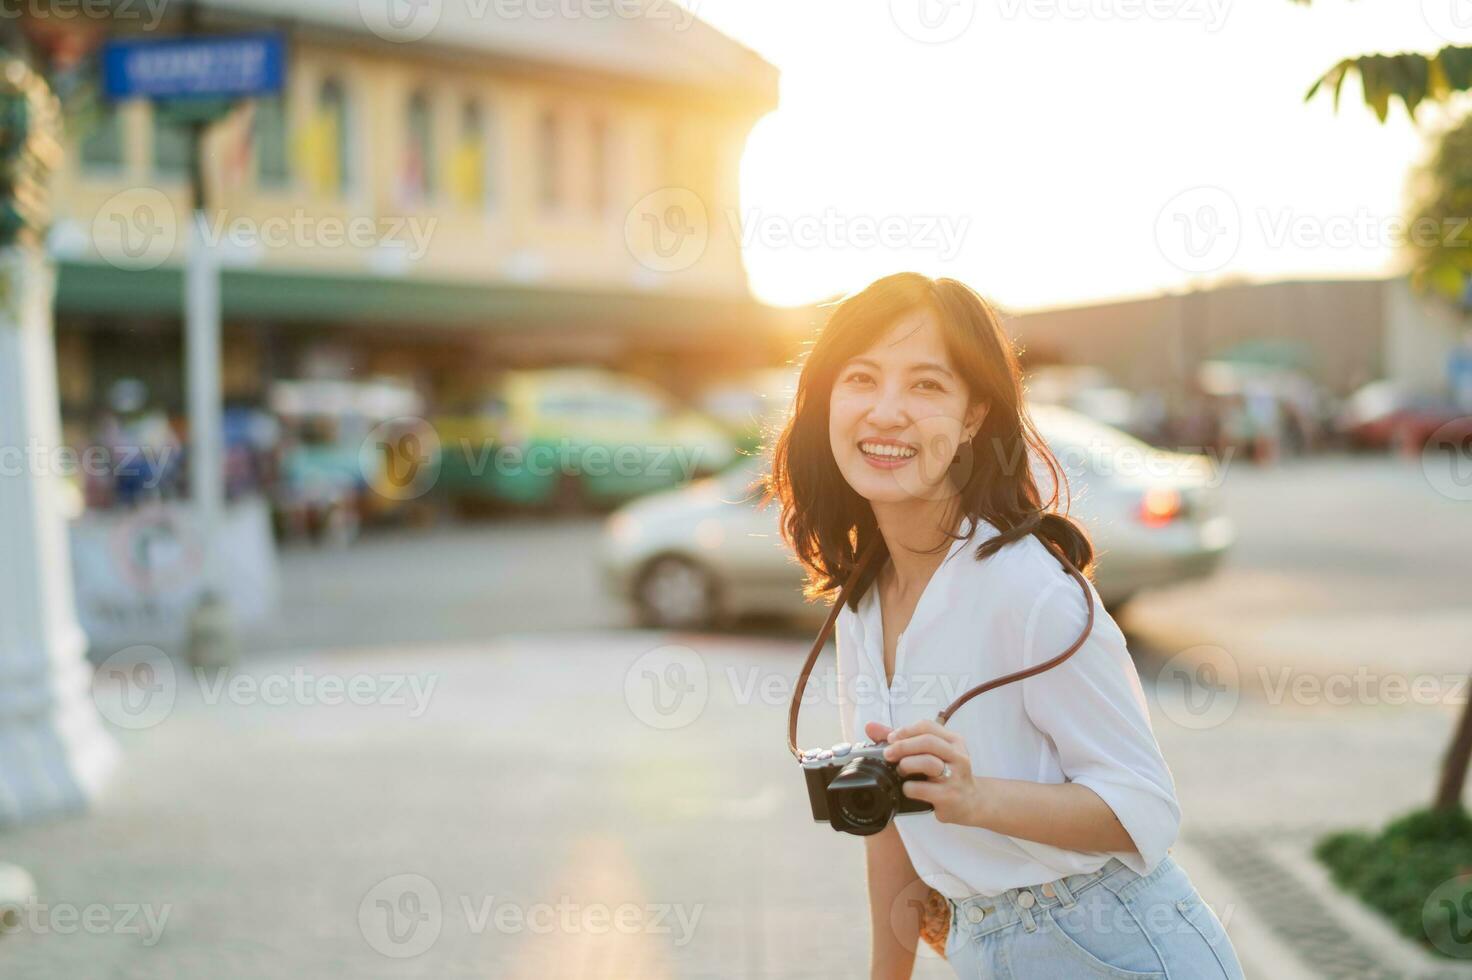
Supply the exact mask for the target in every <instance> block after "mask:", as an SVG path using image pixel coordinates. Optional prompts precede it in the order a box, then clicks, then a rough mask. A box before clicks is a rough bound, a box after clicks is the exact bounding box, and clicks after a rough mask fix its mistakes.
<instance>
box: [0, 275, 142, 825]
mask: <svg viewBox="0 0 1472 980" xmlns="http://www.w3.org/2000/svg"><path fill="white" fill-rule="evenodd" d="M55 284H56V273H55V269H54V267H53V266H52V265H51V263H50V262H49V261H48V260H47V259H46V258H45V257H44V256H43V255H42V254H41V253H40V251H39V250H38V249H35V248H32V247H28V246H16V247H10V248H5V249H0V826H3V825H6V824H14V823H19V822H21V821H24V820H30V819H34V818H36V817H41V816H46V815H50V814H56V813H64V812H68V811H74V810H77V809H80V808H82V807H83V806H85V805H86V804H87V802H88V800H89V799H91V798H92V796H93V795H94V794H95V793H97V791H98V790H99V788H100V787H101V786H102V784H103V781H104V780H105V778H106V776H107V774H108V772H109V771H110V770H111V769H112V768H113V765H114V762H115V761H116V758H117V747H116V743H114V742H113V740H112V738H111V737H110V736H109V735H108V734H107V732H106V731H105V730H104V729H103V727H102V723H101V721H100V720H99V718H98V715H97V711H96V708H95V705H94V704H93V701H92V696H91V677H92V668H91V665H90V664H89V663H88V662H87V660H86V650H87V639H86V636H85V634H84V633H83V632H82V628H81V626H80V625H78V623H77V615H76V609H75V605H74V602H73V598H72V573H71V555H70V551H69V547H68V543H67V527H66V517H65V515H64V514H63V512H62V508H61V503H62V495H61V493H60V489H61V487H60V484H61V480H62V479H63V476H62V474H61V471H60V470H61V467H60V465H59V464H58V459H57V449H58V448H59V447H60V446H61V444H62V443H61V415H60V411H59V406H58V401H57V391H56V353H55V339H54V337H53V331H52V312H51V311H52V299H53V293H54V290H55Z"/></svg>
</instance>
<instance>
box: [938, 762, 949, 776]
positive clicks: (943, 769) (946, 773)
mask: <svg viewBox="0 0 1472 980" xmlns="http://www.w3.org/2000/svg"><path fill="white" fill-rule="evenodd" d="M940 778H941V779H950V778H951V764H950V763H949V762H947V763H945V764H944V765H943V766H941V770H940Z"/></svg>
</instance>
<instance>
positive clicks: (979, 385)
mask: <svg viewBox="0 0 1472 980" xmlns="http://www.w3.org/2000/svg"><path fill="white" fill-rule="evenodd" d="M922 309H929V310H931V311H933V312H934V313H935V315H936V317H937V319H938V320H939V321H940V325H941V330H942V335H943V337H944V338H945V345H946V350H947V352H948V353H949V355H950V358H951V361H952V362H953V364H954V366H955V368H956V370H957V372H958V373H959V374H960V375H961V377H962V378H964V379H965V382H966V385H967V388H968V390H969V392H970V396H971V401H972V403H973V404H975V403H977V402H983V401H984V402H987V403H988V404H989V406H990V407H989V409H988V411H987V414H986V418H985V420H984V421H983V423H982V425H981V427H980V428H979V429H978V430H977V431H976V433H975V435H974V436H973V437H972V439H971V441H970V442H969V443H967V444H965V445H962V446H961V447H960V452H959V454H958V457H957V458H958V460H959V464H953V471H955V475H956V477H957V480H958V483H959V486H958V491H959V493H958V497H957V503H958V504H959V506H960V511H961V513H962V514H964V515H965V516H968V517H970V518H972V519H973V520H975V519H977V518H981V519H984V520H986V521H988V522H990V523H991V524H992V525H993V526H995V527H996V528H997V530H998V531H1000V532H1001V533H1000V534H999V535H997V536H995V537H993V538H991V539H990V540H988V541H986V542H984V543H983V544H982V545H981V546H980V547H979V548H978V549H977V551H976V559H977V560H978V561H981V560H983V559H985V558H987V557H989V556H991V555H992V554H994V553H996V552H997V551H998V550H1000V549H1001V548H1003V547H1005V546H1006V545H1008V544H1010V543H1011V542H1013V541H1017V540H1019V539H1021V538H1023V537H1025V536H1027V535H1029V534H1036V535H1038V536H1039V537H1040V538H1042V539H1043V540H1044V541H1045V542H1051V543H1052V544H1053V545H1055V546H1056V547H1057V549H1058V550H1059V551H1061V553H1062V555H1063V556H1064V557H1066V558H1067V559H1068V560H1069V561H1070V562H1071V563H1072V564H1073V565H1074V567H1075V568H1077V569H1078V570H1079V571H1080V572H1082V573H1083V574H1085V575H1090V576H1091V575H1092V571H1093V563H1094V546H1093V544H1092V542H1091V541H1090V540H1089V536H1088V534H1087V533H1086V532H1085V531H1084V530H1083V528H1081V527H1080V526H1079V525H1078V524H1077V523H1076V522H1075V521H1074V520H1073V519H1072V518H1070V517H1068V516H1067V509H1068V504H1067V503H1065V504H1064V507H1063V512H1059V510H1058V504H1059V493H1060V491H1062V492H1065V493H1066V492H1067V486H1068V484H1067V478H1066V476H1065V475H1064V473H1063V469H1062V467H1061V466H1059V464H1058V461H1057V459H1056V458H1055V457H1054V456H1053V453H1052V452H1051V451H1050V450H1049V449H1048V446H1047V444H1046V443H1045V442H1044V441H1043V439H1042V437H1041V436H1040V435H1038V432H1037V429H1036V427H1035V426H1034V425H1033V422H1032V419H1031V418H1030V417H1029V416H1028V413H1027V410H1026V408H1025V407H1024V406H1023V401H1022V397H1023V396H1022V373H1021V371H1020V370H1019V368H1018V358H1017V351H1016V350H1014V349H1013V345H1012V342H1011V340H1010V338H1009V337H1008V336H1007V334H1006V331H1005V330H1004V329H1003V328H1002V325H1001V321H1000V320H999V319H998V317H997V315H996V313H995V312H994V311H993V310H992V308H991V306H990V305H989V304H988V303H987V302H986V300H984V299H982V298H981V297H980V296H979V295H977V293H976V292H975V291H974V290H972V289H971V288H970V287H969V286H967V285H965V284H964V283H961V282H958V281H956V280H955V279H931V278H929V277H927V276H922V275H920V274H919V273H915V272H901V273H897V274H895V275H892V276H886V277H885V278H883V279H880V280H877V281H876V282H874V283H871V284H870V285H869V286H868V287H866V288H865V289H864V290H863V291H862V292H859V293H855V294H854V295H852V296H849V297H848V298H846V299H844V300H843V301H842V302H840V303H839V304H838V305H837V306H836V307H834V309H833V313H832V315H831V316H830V317H829V319H828V323H827V325H826V326H825V327H824V328H823V330H822V331H821V333H819V335H818V338H817V340H816V342H815V343H814V344H813V347H812V349H811V350H810V351H809V352H808V355H807V358H806V359H805V361H804V362H803V366H802V373H801V375H800V377H799V378H798V382H797V393H796V398H795V399H794V400H793V403H792V411H791V414H790V415H789V416H788V417H787V419H786V420H785V422H784V423H783V425H782V428H781V430H780V432H779V433H778V434H777V436H776V440H775V446H774V448H773V453H772V469H771V473H770V475H768V476H767V478H766V497H765V499H766V500H768V501H770V500H773V499H775V500H777V501H778V502H779V503H780V505H781V509H782V535H783V537H784V538H786V540H787V543H788V545H789V546H791V548H792V550H793V551H794V552H796V554H797V557H798V560H799V561H800V562H801V563H802V565H803V567H804V568H805V569H806V570H807V573H808V583H807V588H806V590H805V591H806V593H807V595H808V596H809V597H819V596H824V595H827V594H829V593H831V592H833V591H834V590H835V589H837V588H839V587H840V586H841V585H842V584H843V582H844V581H845V580H846V579H847V578H848V574H849V572H850V571H851V570H852V569H853V567H854V565H855V564H856V562H857V558H858V556H859V555H860V554H862V552H863V549H864V548H865V547H867V546H868V544H869V543H870V542H871V541H873V540H874V539H875V538H876V537H878V536H879V528H878V525H877V524H876V522H875V519H874V511H873V509H872V508H871V507H870V506H869V502H868V501H867V500H865V499H864V498H863V497H861V496H859V494H858V493H857V492H855V490H854V489H853V488H852V487H850V486H849V484H848V481H847V480H845V479H844V477H843V474H842V473H841V472H840V471H839V468H838V462H837V461H836V460H835V459H834V458H833V447H832V444H831V443H830V442H829V433H828V408H829V400H830V398H831V396H832V392H833V384H834V381H835V380H836V379H837V376H838V372H839V370H840V369H841V368H842V367H843V365H844V364H845V363H847V362H848V361H849V359H851V358H853V357H856V356H858V355H859V354H861V353H863V352H864V351H865V350H868V349H869V348H870V347H871V346H873V345H874V344H875V343H877V342H878V341H879V340H880V339H882V338H883V337H884V335H885V333H886V332H887V331H888V330H889V329H890V328H892V327H893V326H894V325H895V323H896V322H898V321H899V319H900V318H901V317H903V316H905V315H907V314H910V313H913V312H915V311H917V310H922ZM983 447H985V448H986V449H987V450H989V451H990V453H991V455H987V454H986V453H984V452H983ZM1028 454H1032V455H1034V456H1035V457H1036V458H1038V459H1039V460H1041V461H1042V462H1043V463H1044V465H1046V466H1047V467H1048V470H1049V472H1050V473H1051V474H1052V495H1051V497H1050V498H1049V499H1048V500H1046V501H1044V500H1043V499H1042V495H1041V493H1040V492H1039V490H1038V487H1037V483H1036V481H1035V480H1034V479H1033V470H1032V466H1031V465H1029V464H1028V463H1027V456H1028ZM957 465H960V466H962V467H963V469H961V470H957ZM963 477H964V479H962V478H963ZM947 533H948V534H949V531H947ZM952 537H953V539H955V538H956V536H954V535H953V536H952ZM877 547H879V548H880V549H881V550H883V549H884V543H883V541H882V540H881V541H880V542H879V543H878V545H877ZM878 557H879V559H880V560H878V561H875V562H873V563H871V564H870V566H869V568H868V569H867V570H866V572H865V574H864V576H863V579H862V580H861V581H859V582H857V583H856V587H855V588H854V590H853V594H852V595H851V596H850V600H849V602H850V605H851V606H852V605H857V604H858V600H859V598H860V597H861V596H862V595H863V594H864V592H865V590H867V588H868V586H869V584H870V583H871V582H873V580H874V577H875V576H876V575H877V574H878V572H879V569H880V568H881V567H882V565H883V560H882V559H883V557H884V556H883V554H881V555H879V556H878Z"/></svg>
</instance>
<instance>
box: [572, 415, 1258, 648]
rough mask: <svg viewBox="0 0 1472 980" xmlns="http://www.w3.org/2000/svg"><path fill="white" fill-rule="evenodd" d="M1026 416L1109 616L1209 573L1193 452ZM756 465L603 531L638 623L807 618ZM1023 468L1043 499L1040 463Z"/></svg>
mask: <svg viewBox="0 0 1472 980" xmlns="http://www.w3.org/2000/svg"><path fill="white" fill-rule="evenodd" d="M1029 413H1030V414H1031V416H1032V418H1033V421H1034V422H1035V423H1036V425H1037V427H1038V431H1039V433H1040V434H1041V435H1042V436H1043V438H1044V440H1045V441H1046V442H1047V443H1048V447H1049V449H1051V450H1052V452H1053V454H1054V455H1055V456H1056V457H1057V459H1058V461H1059V463H1060V464H1061V465H1062V468H1063V470H1064V472H1065V473H1066V474H1067V479H1068V488H1069V490H1070V491H1071V493H1072V506H1071V508H1070V510H1069V512H1070V513H1071V515H1072V516H1073V517H1074V518H1075V519H1077V520H1079V521H1080V522H1081V523H1082V524H1083V525H1084V526H1085V527H1086V528H1087V529H1088V531H1089V533H1090V536H1091V537H1092V538H1093V541H1094V548H1095V553H1096V555H1097V556H1098V570H1097V575H1096V578H1095V584H1096V586H1097V588H1098V590H1099V596H1100V598H1102V599H1103V600H1104V603H1105V605H1106V607H1108V608H1109V609H1110V610H1111V611H1118V609H1119V608H1120V607H1121V606H1123V604H1124V603H1125V602H1127V601H1128V600H1129V599H1130V598H1131V597H1132V596H1134V595H1135V594H1136V593H1138V592H1140V591H1141V590H1144V589H1148V588H1153V587H1156V586H1162V585H1168V584H1172V583H1176V582H1182V581H1185V580H1187V579H1193V578H1200V577H1204V576H1206V575H1209V574H1211V572H1212V571H1213V570H1214V569H1215V568H1216V566H1217V565H1218V563H1219V562H1220V561H1221V559H1222V556H1223V555H1224V554H1225V553H1226V551H1227V549H1228V548H1230V547H1231V544H1232V541H1233V539H1234V537H1235V532H1234V530H1233V527H1232V524H1231V521H1230V520H1229V519H1228V518H1227V517H1225V516H1223V515H1221V514H1219V513H1218V512H1217V506H1216V500H1215V497H1216V486H1217V483H1218V478H1219V474H1218V472H1217V470H1216V468H1215V467H1214V466H1213V464H1212V463H1211V461H1210V460H1208V459H1207V458H1206V457H1204V456H1194V455H1187V454H1183V453H1173V452H1168V451H1165V450H1161V449H1156V448H1154V447H1153V446H1150V445H1148V444H1147V443H1144V442H1141V441H1139V440H1138V439H1135V438H1134V437H1133V436H1130V435H1127V434H1125V433H1123V432H1120V431H1119V430H1117V429H1113V428H1111V427H1109V426H1106V425H1103V424H1101V423H1098V422H1095V421H1093V420H1092V419H1089V418H1088V417H1086V416H1084V415H1080V414H1079V413H1077V412H1074V411H1072V410H1070V409H1066V408H1062V407H1059V406H1055V405H1048V404H1035V405H1031V406H1029ZM765 465H766V461H765V460H764V459H753V460H750V461H749V462H747V463H744V464H742V465H739V466H737V467H734V468H733V469H730V470H728V471H726V472H725V473H723V474H721V475H719V476H716V477H713V478H711V479H708V480H703V481H701V482H699V483H695V484H691V485H690V486H688V487H684V488H681V489H677V490H671V491H668V492H665V493H659V494H655V495H653V496H649V497H645V498H642V499H640V500H636V501H634V502H633V503H630V504H628V505H626V506H624V507H623V508H621V509H620V510H618V511H616V512H615V513H614V514H612V515H611V516H610V517H609V519H608V522H607V524H606V525H605V528H604V534H603V540H602V546H601V553H600V562H601V565H602V568H603V573H604V578H605V581H606V583H607V585H608V587H609V589H610V590H612V591H613V592H614V593H615V594H616V595H619V596H622V597H623V598H625V599H626V600H628V601H629V602H631V603H632V604H633V606H634V609H635V610H636V612H637V614H638V617H639V620H640V622H641V623H643V624H646V625H650V626H661V627H682V628H683V627H697V626H709V625H715V624H725V623H729V622H731V621H732V620H734V619H736V618H739V617H741V616H745V615H752V614H757V615H762V614H765V615H773V614H775V615H798V616H808V617H810V616H815V615H821V614H822V613H823V612H826V609H825V608H823V607H822V606H821V605H817V604H813V603H809V602H806V601H805V600H804V599H803V597H802V580H803V575H802V570H801V568H800V567H799V566H798V564H797V560H796V559H795V558H794V557H793V555H792V552H791V551H790V550H789V549H788V548H787V546H786V544H785V542H783V540H782V535H781V533H780V531H779V529H778V526H777V525H778V512H777V507H776V505H775V504H772V505H768V506H766V507H758V506H757V504H758V502H759V500H760V497H761V494H760V492H759V490H758V489H757V482H758V480H759V478H760V477H761V475H762V473H763V472H764V467H765ZM1033 469H1034V473H1035V475H1036V479H1037V481H1038V486H1039V489H1040V490H1041V491H1042V492H1043V495H1044V499H1046V498H1047V497H1048V496H1049V495H1050V494H1051V491H1052V484H1051V481H1050V479H1049V471H1048V469H1047V468H1046V467H1043V466H1042V465H1041V464H1040V463H1039V461H1038V460H1036V459H1034V460H1033Z"/></svg>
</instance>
